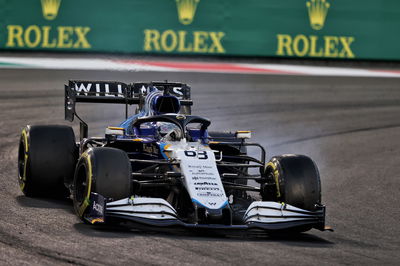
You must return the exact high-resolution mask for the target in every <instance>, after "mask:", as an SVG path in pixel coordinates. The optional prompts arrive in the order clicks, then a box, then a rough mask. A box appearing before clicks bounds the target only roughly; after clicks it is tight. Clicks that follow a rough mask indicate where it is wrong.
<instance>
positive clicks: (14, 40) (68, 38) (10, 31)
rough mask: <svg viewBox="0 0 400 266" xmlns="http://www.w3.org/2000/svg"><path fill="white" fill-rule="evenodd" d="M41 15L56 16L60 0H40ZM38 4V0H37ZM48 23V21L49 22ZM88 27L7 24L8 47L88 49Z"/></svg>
mask: <svg viewBox="0 0 400 266" xmlns="http://www.w3.org/2000/svg"><path fill="white" fill-rule="evenodd" d="M40 2H41V5H42V14H43V17H44V18H45V19H47V20H54V19H56V18H57V15H58V11H59V8H60V5H61V0H40ZM37 3H38V4H39V0H37ZM49 23H50V22H49ZM90 30H91V29H90V27H85V26H61V25H57V26H54V25H7V43H6V47H8V48H32V49H38V48H44V49H90V48H91V47H92V46H91V44H90V42H89V38H88V36H87V35H88V33H89V32H90Z"/></svg>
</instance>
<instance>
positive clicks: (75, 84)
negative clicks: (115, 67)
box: [64, 80, 193, 122]
mask: <svg viewBox="0 0 400 266" xmlns="http://www.w3.org/2000/svg"><path fill="white" fill-rule="evenodd" d="M153 87H156V88H157V89H159V90H162V91H166V92H167V93H169V94H171V95H173V96H176V97H177V98H178V99H179V101H180V103H181V105H182V107H183V108H182V111H181V112H182V113H184V114H188V115H190V114H191V106H192V105H193V102H192V100H191V99H190V87H189V86H188V85H186V84H183V83H176V82H148V83H144V82H138V83H132V84H126V83H122V82H118V81H84V80H70V81H69V82H68V85H65V106H64V107H65V120H68V121H70V122H72V121H74V118H75V117H77V118H78V119H79V120H81V119H80V118H79V116H78V115H77V114H76V110H75V105H76V103H79V102H83V103H114V104H125V113H126V115H125V118H127V117H128V105H133V104H137V105H138V107H139V108H138V109H139V110H141V109H142V107H143V105H144V98H145V97H146V95H147V94H148V93H149V92H150V89H151V88H153ZM81 121H82V120H81ZM82 122H83V121H82Z"/></svg>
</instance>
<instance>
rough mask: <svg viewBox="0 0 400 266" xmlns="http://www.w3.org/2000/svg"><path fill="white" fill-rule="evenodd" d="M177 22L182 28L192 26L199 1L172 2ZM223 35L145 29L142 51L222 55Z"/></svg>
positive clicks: (208, 32) (212, 32)
mask: <svg viewBox="0 0 400 266" xmlns="http://www.w3.org/2000/svg"><path fill="white" fill-rule="evenodd" d="M174 1H175V2H176V6H177V10H178V20H179V22H180V23H181V24H183V25H184V26H187V25H189V24H192V22H193V20H194V17H195V14H196V10H197V6H198V4H199V2H200V0H174ZM225 35H226V34H225V33H224V32H222V31H201V30H196V31H188V30H185V29H182V30H173V29H167V30H159V29H145V30H144V44H143V50H144V51H146V52H167V53H171V52H178V53H203V54H223V53H225V48H224V37H225Z"/></svg>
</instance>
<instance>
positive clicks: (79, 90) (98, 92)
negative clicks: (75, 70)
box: [74, 82, 124, 97]
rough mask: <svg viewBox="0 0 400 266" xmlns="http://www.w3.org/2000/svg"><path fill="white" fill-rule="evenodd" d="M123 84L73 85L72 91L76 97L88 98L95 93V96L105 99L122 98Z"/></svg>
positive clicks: (84, 83) (83, 83)
mask: <svg viewBox="0 0 400 266" xmlns="http://www.w3.org/2000/svg"><path fill="white" fill-rule="evenodd" d="M123 88H124V87H123V84H115V83H113V84H108V83H104V82H103V83H90V82H82V83H78V82H77V83H75V87H74V90H75V91H76V95H78V96H79V95H84V96H88V95H89V96H90V95H93V93H95V94H94V95H95V96H106V97H124V92H123Z"/></svg>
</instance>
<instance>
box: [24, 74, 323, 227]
mask: <svg viewBox="0 0 400 266" xmlns="http://www.w3.org/2000/svg"><path fill="white" fill-rule="evenodd" d="M81 102H82V103H114V104H122V105H125V109H126V116H125V121H124V122H122V123H121V124H120V125H119V126H117V127H107V128H106V129H105V135H104V136H102V137H89V136H88V125H87V123H86V122H85V121H83V120H82V119H81V118H80V116H78V114H77V111H76V109H75V107H76V103H81ZM131 105H135V106H136V111H135V114H134V115H133V116H130V117H129V116H128V113H129V110H130V108H129V107H130V106H131ZM191 106H192V100H191V97H190V87H189V86H188V85H186V84H182V83H171V82H150V83H133V84H125V83H121V82H102V81H77V80H75V81H69V84H68V85H65V119H66V120H68V121H70V122H72V121H73V120H74V118H77V119H78V120H79V121H80V137H79V141H76V139H75V135H74V131H73V129H72V128H71V127H69V126H63V125H54V126H51V125H50V126H49V125H45V126H27V127H25V128H24V129H23V130H22V134H21V138H20V144H19V152H18V173H19V178H18V181H19V185H20V188H21V190H22V192H23V193H24V194H25V195H26V196H31V197H35V196H40V197H69V196H70V197H72V200H73V205H74V209H75V211H76V214H77V215H78V216H79V218H80V219H82V220H83V221H84V222H87V223H91V224H114V223H124V222H132V223H134V224H137V225H146V226H159V227H167V226H174V227H176V226H182V227H186V228H214V229H242V230H245V229H261V230H266V231H282V230H289V231H295V232H303V231H307V230H310V229H311V228H316V229H319V230H326V229H327V227H325V206H324V205H322V204H321V183H320V177H319V173H318V169H317V166H316V165H315V163H314V162H313V161H312V160H311V159H310V158H308V157H306V156H303V155H282V156H275V157H272V158H271V159H270V160H269V161H266V152H265V149H264V148H263V147H262V146H261V145H260V144H258V143H252V142H249V139H250V138H251V132H250V131H237V132H230V133H228V132H213V131H209V130H208V127H209V126H210V123H211V122H210V120H208V119H207V118H204V117H200V116H195V115H192V114H191ZM249 148H252V149H258V150H259V153H260V156H259V158H254V157H252V156H249V155H248V153H247V149H249Z"/></svg>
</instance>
